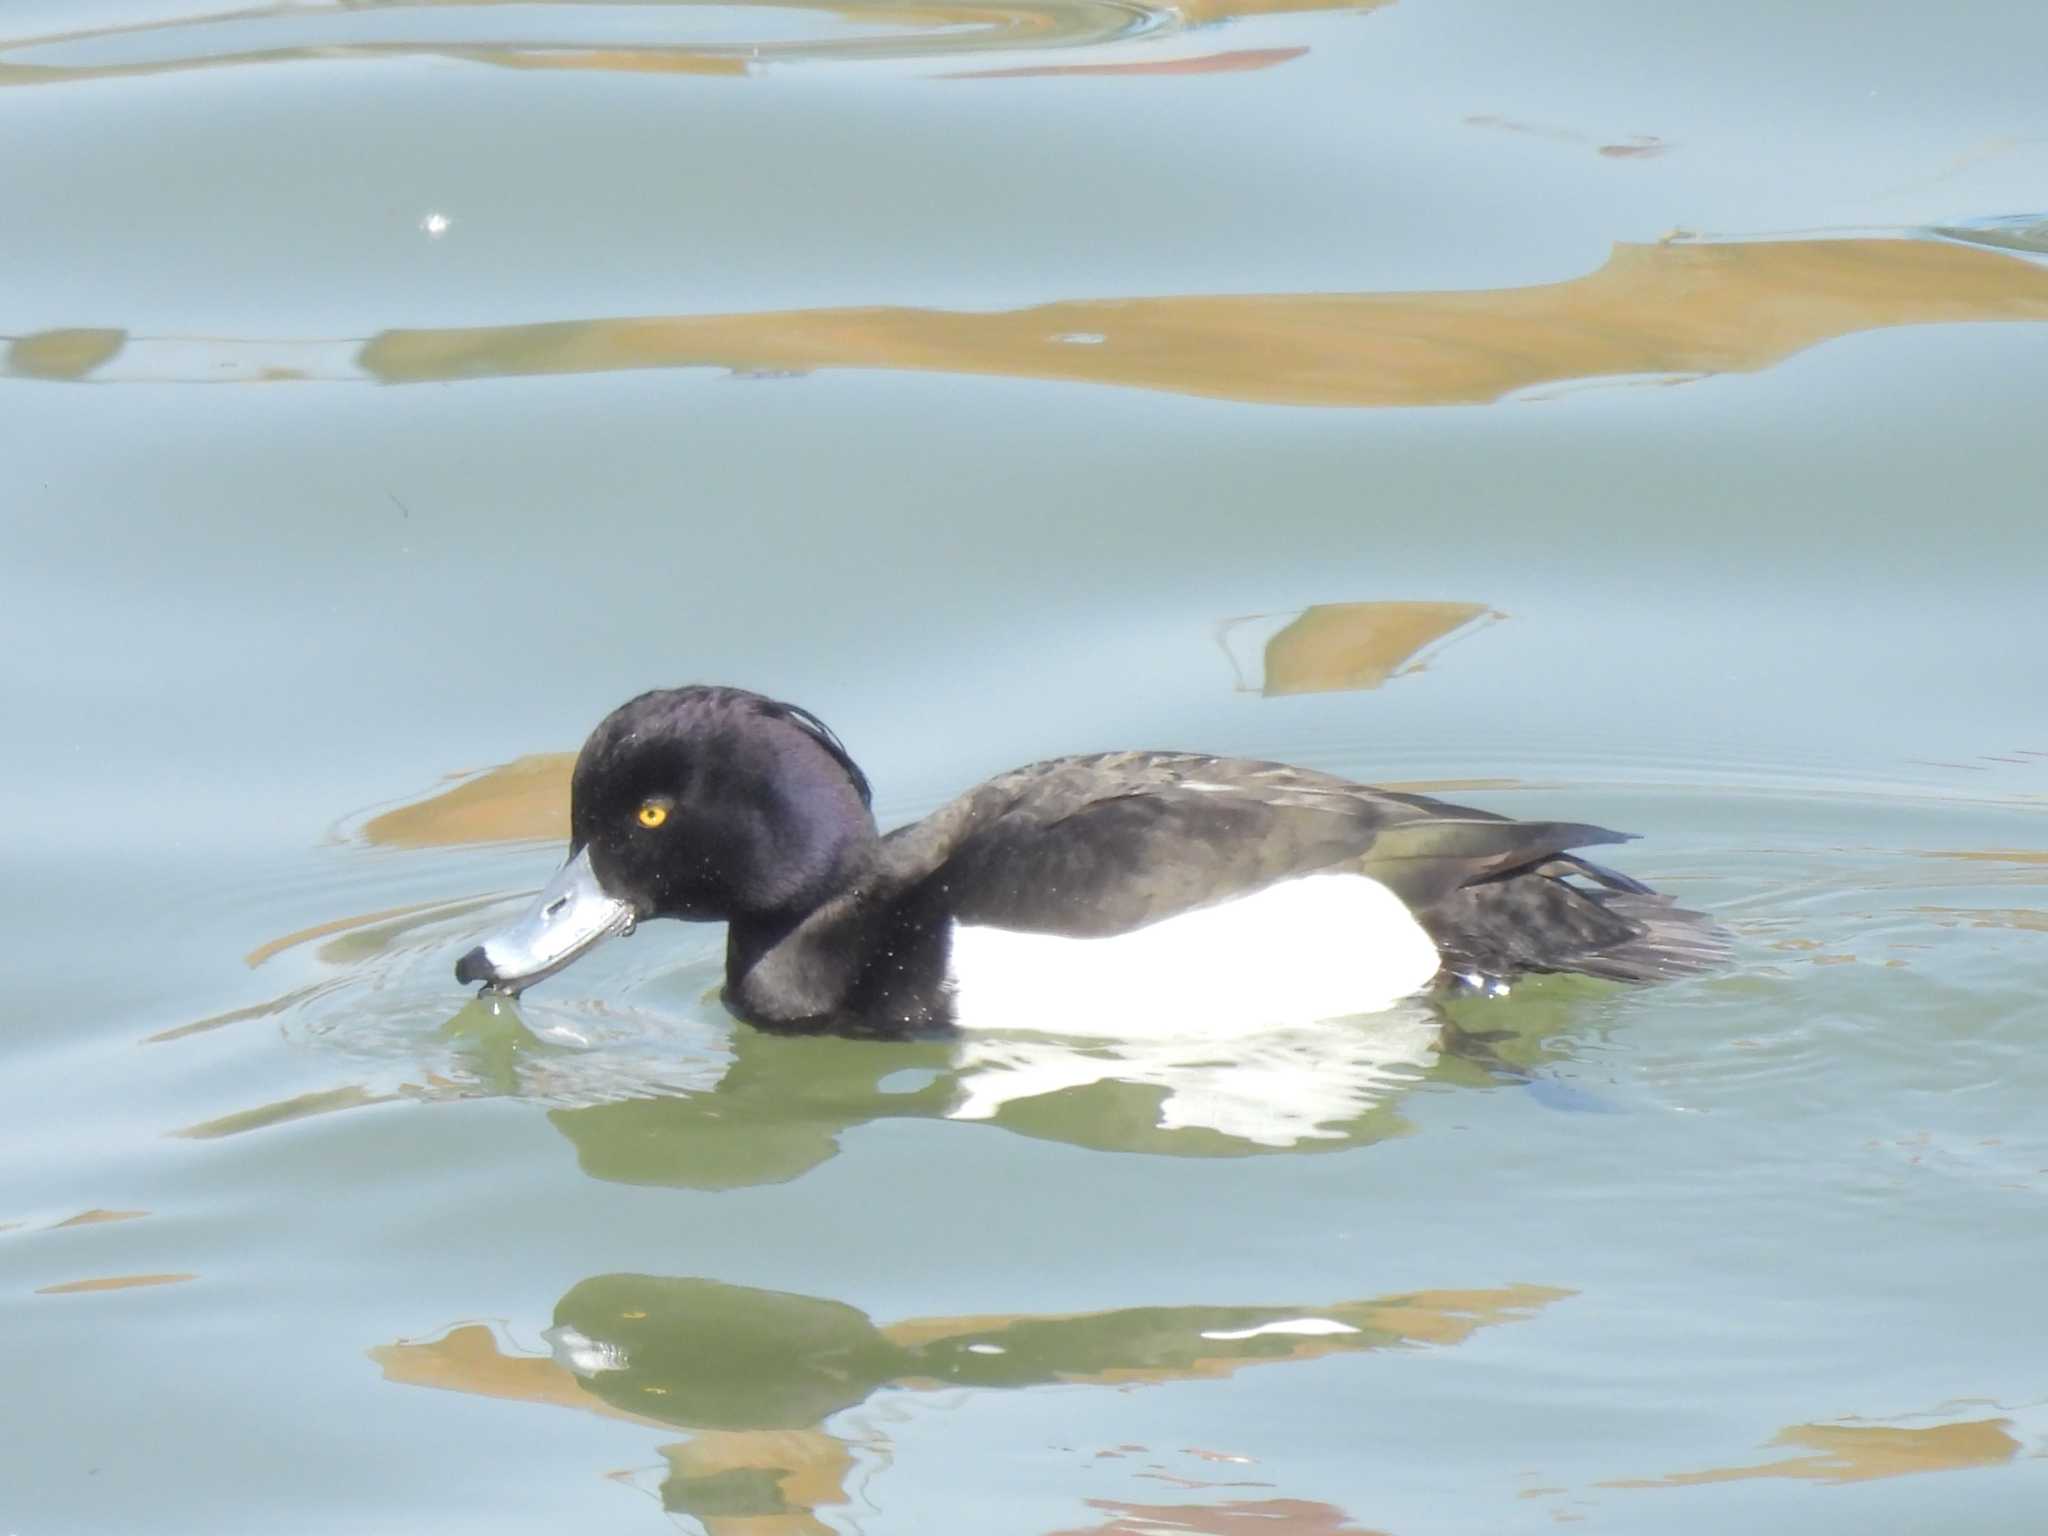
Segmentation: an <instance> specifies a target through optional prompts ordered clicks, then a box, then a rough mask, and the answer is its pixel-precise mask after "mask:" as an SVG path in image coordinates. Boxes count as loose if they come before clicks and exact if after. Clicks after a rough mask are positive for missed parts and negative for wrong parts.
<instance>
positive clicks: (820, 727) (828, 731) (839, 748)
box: [761, 699, 875, 810]
mask: <svg viewBox="0 0 2048 1536" xmlns="http://www.w3.org/2000/svg"><path fill="white" fill-rule="evenodd" d="M762 703H763V705H764V706H765V707H764V708H763V709H762V711H761V712H762V713H763V714H764V715H767V716H769V717H770V718H771V719H774V718H780V719H785V720H788V721H789V722H790V723H791V724H793V725H795V726H798V727H800V728H801V729H802V730H803V732H804V733H805V734H806V735H808V736H810V737H812V738H813V739H815V740H816V741H817V743H818V745H819V746H821V747H823V748H824V749H825V750H826V751H827V752H830V753H831V754H832V760H833V761H834V762H836V763H838V764H839V766H840V767H842V768H844V769H845V770H846V776H847V777H848V778H849V779H851V780H853V787H854V789H855V790H857V791H858V792H859V794H860V803H861V804H862V805H864V806H866V807H867V808H868V809H869V810H873V809H874V806H875V792H874V789H873V788H872V787H871V786H870V785H869V783H868V776H867V775H866V774H864V773H862V772H861V771H860V766H859V765H858V764H857V763H855V762H854V760H853V758H852V756H851V754H849V753H848V752H847V750H846V743H845V742H843V741H841V740H840V739H839V737H838V734H837V733H836V732H835V731H834V730H833V729H832V727H831V726H829V725H827V724H826V723H825V722H824V721H822V720H820V719H819V718H818V717H817V716H816V715H814V714H812V713H811V712H810V711H809V710H808V709H804V708H802V707H801V706H800V705H796V704H784V703H782V702H781V701H780V700H777V699H764V700H763V701H762Z"/></svg>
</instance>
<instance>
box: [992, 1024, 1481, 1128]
mask: <svg viewBox="0 0 2048 1536" xmlns="http://www.w3.org/2000/svg"><path fill="white" fill-rule="evenodd" d="M1440 1028H1441V1020H1440V1019H1439V1017H1438V1016H1437V1014H1436V1013H1435V1011H1434V1010H1433V1009H1431V1008H1430V1007H1429V1006H1428V1005H1427V1004H1425V1003H1421V1002H1412V1003H1406V1004H1403V1005H1401V1006H1399V1007H1397V1008H1394V1009H1391V1010H1389V1011H1388V1012H1385V1013H1380V1014H1374V1015H1372V1016H1370V1017H1367V1018H1350V1019H1331V1020H1326V1021H1324V1022H1322V1023H1317V1024H1301V1025H1292V1026H1289V1027H1287V1028H1284V1029H1275V1030H1268V1031H1264V1032H1261V1033H1259V1034H1256V1035H1250V1036H1247V1037H1245V1038H1243V1039H1239V1040H1233V1041H1229V1042H1219V1041H1217V1040H1216V1039H1214V1038H1210V1039H1184V1040H1171V1039H1168V1040H1157V1039H1153V1040H1087V1041H1080V1040H1060V1039H1054V1038H1050V1037H1044V1036H1021V1035H1007V1036H1005V1035H992V1036H976V1037H972V1038H969V1039H965V1040H963V1041H961V1043H960V1046H959V1051H958V1056H957V1058H956V1060H957V1063H958V1070H959V1082H960V1087H961V1090H962V1097H961V1100H960V1102H959V1104H958V1105H956V1106H955V1107H954V1109H953V1111H952V1118H953V1119H956V1120H987V1119H990V1118H992V1117H993V1116H994V1115H995V1114H996V1113H997V1112H998V1111H1000V1110H1001V1109H1002V1107H1003V1106H1004V1105H1005V1104H1012V1103H1016V1102H1018V1101H1020V1100H1024V1099H1034V1098H1037V1097H1039V1096H1040V1095H1041V1094H1048V1093H1058V1092H1061V1091H1063V1090H1066V1089H1071V1088H1082V1087H1086V1086H1088V1085H1090V1084H1093V1083H1103V1082H1122V1083H1137V1084H1141V1085H1146V1086H1152V1087H1158V1088H1163V1089H1165V1090H1166V1096H1165V1098H1164V1099H1163V1100H1162V1101H1161V1102H1160V1105H1159V1122H1158V1123H1159V1129H1161V1130H1166V1131H1175V1130H1189V1129H1203V1130H1211V1131H1216V1132H1218V1133H1219V1134H1221V1135H1225V1136H1231V1137H1235V1138H1237V1139H1238V1140H1241V1141H1247V1142H1251V1143H1252V1144H1254V1145H1256V1146H1262V1147H1291V1146H1294V1145H1296V1144H1297V1143H1299V1142H1303V1141H1310V1140H1322V1139H1334V1138H1339V1137H1341V1136H1343V1134H1344V1132H1342V1131H1341V1130H1337V1129H1333V1128H1332V1127H1335V1126H1338V1125H1341V1124H1343V1123H1345V1122H1347V1121H1351V1120H1355V1119H1357V1118H1358V1116H1360V1115H1362V1114H1364V1113H1365V1112H1366V1111H1367V1110H1369V1109H1371V1108H1372V1107H1373V1106H1374V1105H1375V1104H1377V1103H1380V1102H1381V1101H1383V1100H1385V1099H1388V1098H1391V1097H1393V1096H1394V1095H1395V1094H1397V1093H1399V1092H1400V1091H1401V1090H1402V1089H1404V1088H1406V1087H1408V1086H1409V1085H1411V1084H1413V1083H1414V1082H1416V1081H1417V1080H1418V1079H1419V1078H1420V1077H1421V1076H1422V1075H1423V1073H1425V1072H1426V1071H1428V1069H1429V1067H1430V1065H1431V1064H1432V1063H1433V1062H1434V1061H1435V1060H1436V1057H1437V1053H1438V1049H1439V1038H1440Z"/></svg>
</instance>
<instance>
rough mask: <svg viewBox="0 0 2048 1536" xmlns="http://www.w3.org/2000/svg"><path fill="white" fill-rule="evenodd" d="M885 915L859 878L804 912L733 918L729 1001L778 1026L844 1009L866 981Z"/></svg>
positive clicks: (757, 1020) (728, 944) (728, 938)
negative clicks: (871, 938)
mask: <svg viewBox="0 0 2048 1536" xmlns="http://www.w3.org/2000/svg"><path fill="white" fill-rule="evenodd" d="M877 918H878V914H877V913H876V911H875V909H874V906H873V903H872V902H870V901H869V900H868V899H867V897H866V893H865V892H864V891H863V890H862V889H861V887H860V884H859V882H858V880H857V879H856V880H855V881H851V882H849V883H848V884H847V885H845V886H844V887H842V888H840V889H839V890H837V891H835V892H834V893H833V894H831V895H830V896H828V897H826V898H825V899H824V900H822V901H820V902H817V903H816V904H814V905H811V906H809V907H807V908H805V909H803V910H794V909H786V910H783V911H778V912H772V913H755V914H749V915H746V916H742V917H735V918H733V919H732V920H731V922H729V923H728V924H727V925H726V931H725V1000H726V1006H727V1007H729V1008H731V1009H732V1011H733V1012H734V1013H736V1014H738V1015H739V1016H740V1017H741V1018H743V1019H746V1020H748V1021H749V1022H750V1023H754V1024H760V1025H764V1026H768V1027H771V1028H772V1027H777V1026H780V1027H783V1028H793V1027H800V1026H802V1025H803V1024H805V1023H806V1022H807V1021H812V1020H827V1019H831V1018H833V1017H835V1016H837V1015H839V1014H840V1013H842V1012H843V1011H844V1010H845V1008H846V1006H847V999H848V997H849V995H850V994H851V993H852V991H853V988H854V985H855V983H856V982H858V981H859V980H860V972H861V966H862V964H863V961H864V958H865V955H866V950H867V942H866V941H867V939H868V928H869V926H870V925H871V924H872V923H873V922H875V921H876V920H877Z"/></svg>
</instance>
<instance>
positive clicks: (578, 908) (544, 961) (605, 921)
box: [455, 847, 637, 996]
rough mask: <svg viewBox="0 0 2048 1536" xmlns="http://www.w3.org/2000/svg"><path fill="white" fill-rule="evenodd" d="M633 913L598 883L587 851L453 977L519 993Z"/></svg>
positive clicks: (623, 926) (623, 927) (625, 923)
mask: <svg viewBox="0 0 2048 1536" xmlns="http://www.w3.org/2000/svg"><path fill="white" fill-rule="evenodd" d="M636 917H637V914H636V913H635V912H634V910H633V908H632V907H631V906H630V905H629V904H628V903H626V902H623V901H621V900H619V898H618V897H616V896H614V895H612V894H611V893H610V892H608V891H606V890H605V888H604V887H603V886H602V885H600V884H598V880H597V872H596V871H595V870H593V869H592V868H591V867H590V850H589V849H588V848H587V847H586V848H585V849H584V850H583V851H582V852H581V853H579V854H577V855H576V856H575V857H574V858H573V859H571V860H570V861H569V862H568V863H566V864H564V865H563V866H562V867H561V869H559V870H558V871H556V873H555V878H554V879H552V880H550V881H549V882H548V883H547V888H546V889H545V890H543V891H542V892H541V893H540V894H539V895H538V896H536V897H535V898H534V899H533V905H532V906H530V907H528V908H527V909H526V911H525V912H524V913H522V914H521V915H520V917H519V918H518V919H517V920H516V921H514V922H512V923H511V924H509V925H508V926H506V927H504V928H501V929H499V930H498V932H496V933H494V934H492V935H491V936H490V937H489V938H487V939H485V940H484V941H483V943H481V944H479V945H477V947H476V948H475V949H472V950H471V951H470V952H469V953H468V954H466V955H464V956H463V957H462V958H461V959H460V960H458V961H456V962H455V979H456V980H457V981H459V982H461V983H462V984H463V985H464V986H468V985H469V984H470V983H471V982H473V981H480V982H482V983H483V984H484V988H485V990H486V991H490V992H504V993H509V994H511V995H514V996H516V995H518V994H519V993H520V992H523V991H525V990H526V989H527V988H528V987H530V986H532V985H533V984H534V983H535V982H536V981H540V980H542V979H543V978H545V977H548V976H552V975H554V974H555V972H557V971H559V970H560V969H561V968H562V967H563V966H565V965H567V964H568V963H569V962H570V961H572V960H574V959H575V958H576V957H577V956H578V955H580V954H582V953H583V952H584V951H585V950H589V949H594V948H595V947H596V946H597V945H599V944H600V943H602V942H603V941H604V940H606V939H608V938H610V937H611V936H612V935H613V934H615V933H625V932H627V931H629V930H630V929H631V928H632V926H633V923H634V920H635V918H636Z"/></svg>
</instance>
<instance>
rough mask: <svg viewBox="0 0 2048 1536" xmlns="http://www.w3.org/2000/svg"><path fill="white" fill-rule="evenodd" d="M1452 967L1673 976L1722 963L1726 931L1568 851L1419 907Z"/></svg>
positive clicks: (1475, 971)
mask: <svg viewBox="0 0 2048 1536" xmlns="http://www.w3.org/2000/svg"><path fill="white" fill-rule="evenodd" d="M1417 916H1418V917H1420V918H1421V920H1422V922H1423V924H1424V926H1425V927H1427V928H1429V930H1430V935H1431V937H1432V938H1434V939H1435V940H1436V944H1437V949H1438V952H1439V953H1440V954H1441V955H1442V956H1443V965H1444V970H1445V971H1446V972H1447V973H1449V974H1451V975H1453V976H1462V977H1465V978H1467V980H1468V981H1469V980H1470V979H1472V978H1474V977H1478V978H1487V979H1505V978H1507V977H1511V976H1517V975H1521V974H1524V973H1527V972H1531V971H1536V972H1543V971H1551V972H1557V971H1569V972H1575V973H1577V974H1579V975H1583V976H1598V977H1601V978H1604V979H1606V980H1610V981H1669V980H1672V979H1674V978H1676V977H1680V976H1697V975H1700V974H1701V973H1703V972H1706V971H1712V970H1717V969H1719V968H1720V967H1721V966H1723V965H1725V964H1726V963H1727V961H1728V957H1729V940H1728V934H1727V932H1726V930H1724V929H1723V928H1721V927H1720V926H1719V925H1718V924H1716V923H1715V922H1714V920H1713V919H1712V918H1711V917H1708V916H1707V915H1706V914H1705V913H1702V912H1695V911H1692V910H1691V909H1690V908H1687V907H1681V906H1679V905H1678V904H1677V902H1675V901H1674V900H1673V899H1672V898H1671V897H1669V896H1665V895H1662V894H1660V893H1659V892H1657V891H1653V890H1652V889H1650V887H1648V886H1646V885H1644V884H1643V883H1642V882H1641V881H1639V880H1635V879H1632V878H1630V877H1629V876H1627V875H1624V874H1622V873H1621V872H1619V871H1618V870H1612V869H1608V868H1607V867H1606V866H1604V865H1600V864H1595V863H1593V862H1592V861H1591V860H1590V859H1582V858H1580V857H1578V856H1577V855H1576V854H1569V853H1561V854H1556V855H1553V856H1552V857H1550V858H1548V859H1545V860H1544V861H1543V862H1542V863H1541V864H1539V865H1537V866H1535V867H1534V868H1529V869H1524V870H1522V871H1521V872H1520V873H1518V874H1515V875H1512V876H1510V877H1508V878H1506V879H1502V880H1489V881H1484V882H1482V883H1480V884H1478V885H1471V886H1467V887H1465V888H1464V889H1462V890H1460V891H1457V892H1455V893H1454V894H1453V895H1452V896H1451V897H1450V898H1448V899H1447V900H1445V901H1443V902H1441V903H1439V904H1438V905H1437V906H1436V907H1434V908H1432V909H1430V910H1428V911H1426V912H1421V913H1418V914H1417Z"/></svg>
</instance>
